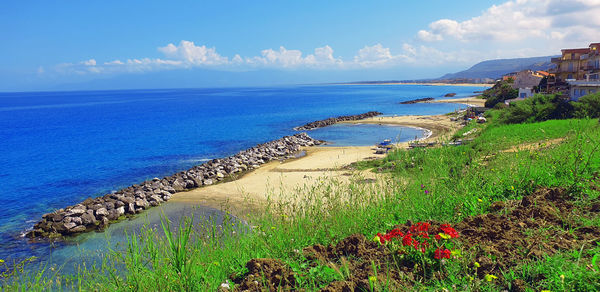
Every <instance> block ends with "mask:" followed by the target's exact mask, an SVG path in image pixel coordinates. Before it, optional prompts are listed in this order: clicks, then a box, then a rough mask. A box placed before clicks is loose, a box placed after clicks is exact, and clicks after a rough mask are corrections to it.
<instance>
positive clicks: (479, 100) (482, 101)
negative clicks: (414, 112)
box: [423, 96, 485, 107]
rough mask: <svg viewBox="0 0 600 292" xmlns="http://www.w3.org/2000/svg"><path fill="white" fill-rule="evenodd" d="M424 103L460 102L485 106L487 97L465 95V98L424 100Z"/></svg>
mask: <svg viewBox="0 0 600 292" xmlns="http://www.w3.org/2000/svg"><path fill="white" fill-rule="evenodd" d="M423 103H460V104H466V105H469V106H478V107H483V106H485V99H482V98H477V97H474V96H471V97H464V98H452V99H436V100H430V101H424V102H423Z"/></svg>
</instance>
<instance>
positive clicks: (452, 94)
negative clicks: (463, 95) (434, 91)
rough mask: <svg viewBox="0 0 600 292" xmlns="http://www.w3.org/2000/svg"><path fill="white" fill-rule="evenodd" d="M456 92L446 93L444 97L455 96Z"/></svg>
mask: <svg viewBox="0 0 600 292" xmlns="http://www.w3.org/2000/svg"><path fill="white" fill-rule="evenodd" d="M455 96H456V93H446V94H445V95H444V97H455Z"/></svg>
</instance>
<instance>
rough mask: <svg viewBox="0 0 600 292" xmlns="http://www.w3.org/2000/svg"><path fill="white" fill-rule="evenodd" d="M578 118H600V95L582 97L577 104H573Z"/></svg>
mask: <svg viewBox="0 0 600 292" xmlns="http://www.w3.org/2000/svg"><path fill="white" fill-rule="evenodd" d="M571 104H572V106H573V108H574V113H573V115H574V116H575V117H577V118H600V93H595V94H588V95H586V96H582V97H581V98H579V100H578V101H576V102H571Z"/></svg>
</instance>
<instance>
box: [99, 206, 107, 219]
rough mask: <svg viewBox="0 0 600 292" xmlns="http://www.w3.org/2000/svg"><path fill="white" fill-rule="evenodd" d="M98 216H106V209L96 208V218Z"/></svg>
mask: <svg viewBox="0 0 600 292" xmlns="http://www.w3.org/2000/svg"><path fill="white" fill-rule="evenodd" d="M99 216H108V210H106V208H100V209H98V210H96V218H97V217H99Z"/></svg>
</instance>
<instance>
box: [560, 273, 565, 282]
mask: <svg viewBox="0 0 600 292" xmlns="http://www.w3.org/2000/svg"><path fill="white" fill-rule="evenodd" d="M560 280H561V281H563V282H564V281H565V275H563V274H561V275H560Z"/></svg>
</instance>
